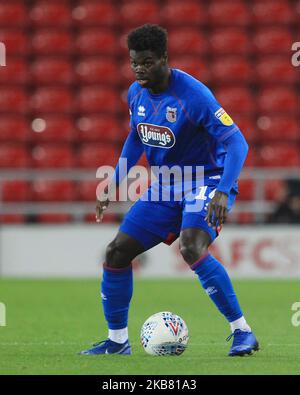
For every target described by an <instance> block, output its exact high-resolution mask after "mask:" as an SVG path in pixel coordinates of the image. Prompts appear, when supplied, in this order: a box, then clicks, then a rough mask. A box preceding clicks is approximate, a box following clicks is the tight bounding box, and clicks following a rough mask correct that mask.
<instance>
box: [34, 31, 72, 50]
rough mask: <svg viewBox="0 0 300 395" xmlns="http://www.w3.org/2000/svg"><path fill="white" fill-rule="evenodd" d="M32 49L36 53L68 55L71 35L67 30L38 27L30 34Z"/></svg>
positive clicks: (70, 48)
mask: <svg viewBox="0 0 300 395" xmlns="http://www.w3.org/2000/svg"><path fill="white" fill-rule="evenodd" d="M31 42H32V49H33V52H34V53H35V54H36V55H47V56H48V55H64V56H67V55H70V54H72V53H73V47H74V45H73V37H72V35H71V33H70V31H68V30H54V29H52V30H50V29H49V30H47V29H40V30H37V32H36V33H35V34H34V35H32V41H31Z"/></svg>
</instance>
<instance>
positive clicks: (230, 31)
mask: <svg viewBox="0 0 300 395" xmlns="http://www.w3.org/2000/svg"><path fill="white" fill-rule="evenodd" d="M127 34H128V30H127V31H125V32H124V33H123V34H121V35H120V34H117V33H114V32H113V31H112V30H110V29H101V28H86V29H82V30H81V31H80V32H78V34H73V33H72V32H71V31H70V30H68V29H46V28H44V29H39V30H36V31H35V32H34V33H33V34H32V35H29V34H27V33H26V31H25V30H22V29H21V30H11V29H8V30H7V29H3V28H1V29H0V41H1V42H3V43H4V44H5V46H6V51H7V55H8V56H10V55H24V56H26V55H29V54H34V55H59V56H61V55H64V56H66V55H81V56H88V55H103V56H118V55H120V54H123V55H126V54H127V53H128V49H127V42H126V39H127ZM297 37H299V34H297V33H296V32H294V31H293V30H289V29H287V28H284V27H266V28H260V29H256V30H255V31H254V32H253V33H249V32H248V31H247V29H241V28H233V27H228V28H219V29H212V30H211V31H210V32H208V33H205V32H203V29H200V28H199V29H196V28H192V27H186V28H178V29H170V30H169V32H168V42H169V44H168V49H169V54H170V55H182V53H184V54H185V55H198V56H199V55H203V54H211V53H213V54H214V55H218V54H219V55H226V54H238V55H247V54H255V53H259V54H262V55H268V54H275V55H277V54H281V53H282V54H287V53H290V52H291V45H292V43H293V42H295V41H297Z"/></svg>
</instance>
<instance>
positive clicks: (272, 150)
mask: <svg viewBox="0 0 300 395" xmlns="http://www.w3.org/2000/svg"><path fill="white" fill-rule="evenodd" d="M259 156H260V158H259V162H260V163H259V164H260V165H261V166H264V167H294V166H300V154H299V148H298V147H296V146H294V145H290V144H287V143H285V144H284V143H274V144H272V145H271V144H268V145H265V146H263V147H261V148H260V150H259Z"/></svg>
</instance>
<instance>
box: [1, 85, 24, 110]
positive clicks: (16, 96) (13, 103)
mask: <svg viewBox="0 0 300 395" xmlns="http://www.w3.org/2000/svg"><path fill="white" fill-rule="evenodd" d="M27 110H28V95H27V92H26V91H25V90H23V89H21V88H17V87H14V88H7V87H2V88H1V94H0V113H18V114H20V113H26V112H27Z"/></svg>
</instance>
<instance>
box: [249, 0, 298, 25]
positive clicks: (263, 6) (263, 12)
mask: <svg viewBox="0 0 300 395" xmlns="http://www.w3.org/2000/svg"><path fill="white" fill-rule="evenodd" d="M252 12H253V17H254V23H256V24H259V25H273V26H274V25H275V24H278V25H283V24H289V23H291V22H293V20H294V18H293V11H292V8H291V6H290V3H289V2H288V1H284V0H276V1H273V0H264V1H261V0H256V1H255V2H254V4H253V5H252Z"/></svg>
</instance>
